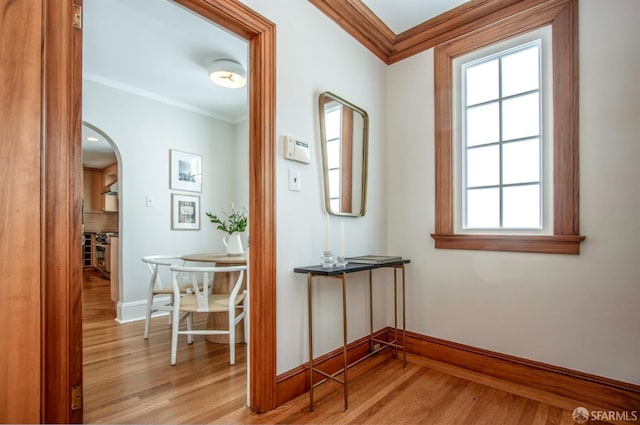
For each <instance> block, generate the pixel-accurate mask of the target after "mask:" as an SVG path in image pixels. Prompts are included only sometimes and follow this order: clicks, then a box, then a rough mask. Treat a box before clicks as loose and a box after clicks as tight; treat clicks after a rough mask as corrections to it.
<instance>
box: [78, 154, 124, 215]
mask: <svg viewBox="0 0 640 425" xmlns="http://www.w3.org/2000/svg"><path fill="white" fill-rule="evenodd" d="M82 171H83V173H82V174H83V175H82V197H83V198H82V199H83V200H84V210H85V211H86V212H117V211H118V195H117V194H113V193H111V194H106V193H104V188H105V187H106V186H108V185H112V184H114V183H116V182H117V180H118V164H117V163H114V164H111V165H109V166H108V167H105V168H103V169H96V168H86V167H85V168H83V170H82Z"/></svg>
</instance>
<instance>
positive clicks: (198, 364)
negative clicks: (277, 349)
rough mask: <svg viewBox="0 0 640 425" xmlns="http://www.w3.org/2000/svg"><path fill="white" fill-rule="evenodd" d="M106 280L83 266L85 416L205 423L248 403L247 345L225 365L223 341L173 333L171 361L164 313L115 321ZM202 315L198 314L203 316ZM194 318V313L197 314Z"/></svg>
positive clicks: (226, 355) (238, 346)
mask: <svg viewBox="0 0 640 425" xmlns="http://www.w3.org/2000/svg"><path fill="white" fill-rule="evenodd" d="M109 291H110V289H109V281H107V280H105V279H102V278H100V277H98V276H97V275H96V274H95V273H92V272H85V282H84V290H83V294H82V300H83V338H84V341H83V357H84V359H83V366H84V367H83V373H84V376H83V387H84V394H83V410H84V421H85V423H147V424H151V423H207V422H211V421H212V420H214V419H215V418H219V417H221V416H224V415H226V414H228V413H230V412H232V411H235V410H238V409H243V408H244V406H245V405H246V379H247V375H246V372H247V369H246V345H245V344H236V364H235V365H234V366H231V365H229V350H228V346H227V345H224V344H212V343H209V342H205V341H204V338H203V337H202V336H195V337H194V343H193V344H192V345H187V343H186V337H185V336H180V337H179V339H178V344H179V346H178V363H177V364H176V365H175V366H171V365H170V364H169V362H170V350H171V327H170V326H169V324H168V321H167V317H166V316H165V317H161V318H156V319H152V323H151V331H150V333H149V339H148V340H146V341H145V340H144V338H143V336H142V335H143V333H144V321H139V322H133V323H125V324H122V325H121V324H118V323H117V322H115V320H114V318H115V316H116V313H115V308H114V305H113V302H112V301H111V299H110V292H109ZM201 319H202V320H201V321H204V319H205V318H204V317H202V318H201ZM196 325H197V319H196Z"/></svg>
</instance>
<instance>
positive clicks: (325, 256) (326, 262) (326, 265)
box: [320, 250, 336, 269]
mask: <svg viewBox="0 0 640 425" xmlns="http://www.w3.org/2000/svg"><path fill="white" fill-rule="evenodd" d="M320 264H321V265H322V268H323V269H331V268H333V266H334V265H335V264H336V257H335V256H334V255H333V254H331V251H330V250H327V251H322V255H321V256H320Z"/></svg>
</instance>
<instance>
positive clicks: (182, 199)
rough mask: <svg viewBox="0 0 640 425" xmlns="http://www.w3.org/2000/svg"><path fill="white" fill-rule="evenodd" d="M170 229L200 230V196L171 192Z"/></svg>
mask: <svg viewBox="0 0 640 425" xmlns="http://www.w3.org/2000/svg"><path fill="white" fill-rule="evenodd" d="M171 229H173V230H200V197H199V196H193V195H180V194H177V193H172V194H171Z"/></svg>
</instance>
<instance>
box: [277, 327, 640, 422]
mask: <svg viewBox="0 0 640 425" xmlns="http://www.w3.org/2000/svg"><path fill="white" fill-rule="evenodd" d="M390 332H393V328H391V327H387V328H384V329H381V330H379V331H377V332H376V333H375V337H376V338H379V339H382V340H388V337H389V333H390ZM400 332H401V331H400ZM347 349H348V359H349V362H353V361H356V360H358V359H360V358H363V357H365V356H366V355H367V354H369V336H365V337H363V338H360V339H358V340H356V341H353V342H352V343H350V344H349V345H348V347H347ZM407 353H411V354H415V355H418V356H421V357H425V358H428V359H432V360H436V361H439V362H442V363H446V364H449V365H452V366H456V367H459V368H463V369H467V370H470V371H473V372H477V373H481V374H484V375H487V376H489V377H493V378H498V379H501V380H505V381H509V382H513V383H516V384H521V385H525V386H529V387H531V388H534V389H537V390H541V391H546V392H548V393H550V394H555V395H558V396H561V397H565V398H568V399H573V400H582V401H584V402H585V403H588V404H589V405H591V406H598V407H599V408H601V409H603V410H616V411H638V410H640V386H638V385H634V384H630V383H627V382H622V381H617V380H614V379H609V378H604V377H601V376H596V375H591V374H588V373H584V372H579V371H575V370H571V369H566V368H562V367H559V366H554V365H550V364H546V363H541V362H536V361H533V360H528V359H524V358H521V357H515V356H510V355H507V354H502V353H498V352H495V351H490V350H485V349H482V348H477V347H472V346H469V345H464V344H459V343H456V342H451V341H447V340H443V339H439V338H433V337H430V336H426V335H421V334H418V333H415V332H407ZM314 367H318V368H319V369H321V370H323V371H324V372H327V373H333V372H335V371H337V370H339V369H341V368H342V348H338V349H336V350H333V351H331V352H329V353H327V354H324V355H322V356H320V357H318V358H316V359H314ZM318 376H319V375H318ZM318 379H319V378H318ZM314 381H315V378H314ZM308 390H309V363H308V362H307V363H304V364H302V365H300V366H298V367H297V368H295V369H292V370H290V371H288V372H285V373H283V374H281V375H278V377H277V379H276V400H277V405H278V406H279V405H281V404H284V403H286V402H287V401H289V400H292V399H293V398H295V397H297V396H299V395H301V394H304V393H305V392H307V391H308Z"/></svg>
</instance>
